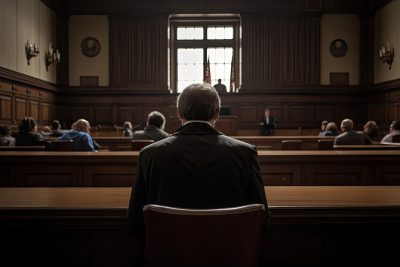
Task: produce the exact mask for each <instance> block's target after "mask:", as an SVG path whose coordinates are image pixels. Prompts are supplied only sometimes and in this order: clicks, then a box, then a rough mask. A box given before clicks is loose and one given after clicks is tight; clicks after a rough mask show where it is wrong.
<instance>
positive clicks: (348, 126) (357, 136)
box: [335, 119, 372, 146]
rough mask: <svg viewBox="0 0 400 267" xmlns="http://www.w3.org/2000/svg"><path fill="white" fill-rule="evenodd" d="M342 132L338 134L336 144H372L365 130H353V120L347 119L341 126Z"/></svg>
mask: <svg viewBox="0 0 400 267" xmlns="http://www.w3.org/2000/svg"><path fill="white" fill-rule="evenodd" d="M340 128H341V129H342V132H343V133H342V134H340V135H338V136H336V138H335V146H343V145H344V146H351V145H353V146H355V145H372V141H371V139H369V137H368V136H367V135H366V134H364V133H363V132H356V131H353V121H352V120H350V119H345V120H343V121H342V124H341V126H340Z"/></svg>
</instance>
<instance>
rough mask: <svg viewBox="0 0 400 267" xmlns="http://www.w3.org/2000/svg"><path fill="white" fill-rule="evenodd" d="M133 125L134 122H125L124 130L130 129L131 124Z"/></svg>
mask: <svg viewBox="0 0 400 267" xmlns="http://www.w3.org/2000/svg"><path fill="white" fill-rule="evenodd" d="M131 125H132V123H131V122H130V121H126V122H124V130H126V129H128V128H129V126H131Z"/></svg>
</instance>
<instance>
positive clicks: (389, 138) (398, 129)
mask: <svg viewBox="0 0 400 267" xmlns="http://www.w3.org/2000/svg"><path fill="white" fill-rule="evenodd" d="M390 128H392V129H393V130H392V131H391V132H390V133H388V134H387V135H385V137H383V138H382V141H381V143H393V136H396V135H400V122H399V121H394V122H392V124H391V125H390Z"/></svg>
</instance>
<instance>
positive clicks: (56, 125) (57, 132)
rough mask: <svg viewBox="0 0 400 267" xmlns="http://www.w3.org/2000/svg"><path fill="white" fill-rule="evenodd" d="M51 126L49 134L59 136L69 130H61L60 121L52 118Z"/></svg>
mask: <svg viewBox="0 0 400 267" xmlns="http://www.w3.org/2000/svg"><path fill="white" fill-rule="evenodd" d="M51 127H52V128H53V129H52V133H51V136H55V137H60V136H62V135H64V134H66V133H68V132H70V130H61V123H60V122H59V121H58V120H54V121H53V122H52V123H51Z"/></svg>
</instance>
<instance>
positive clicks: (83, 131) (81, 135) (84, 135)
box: [57, 119, 96, 151]
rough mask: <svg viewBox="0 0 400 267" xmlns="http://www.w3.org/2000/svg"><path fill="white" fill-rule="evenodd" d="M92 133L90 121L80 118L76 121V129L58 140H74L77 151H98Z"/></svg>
mask: <svg viewBox="0 0 400 267" xmlns="http://www.w3.org/2000/svg"><path fill="white" fill-rule="evenodd" d="M89 133H90V123H89V122H88V121H87V120H84V119H80V120H78V121H77V122H76V123H75V130H72V131H70V132H68V133H66V134H64V135H62V136H60V137H59V138H58V139H57V140H74V149H75V151H96V150H95V148H94V145H93V140H92V137H91V136H90V135H89Z"/></svg>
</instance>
